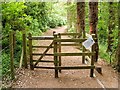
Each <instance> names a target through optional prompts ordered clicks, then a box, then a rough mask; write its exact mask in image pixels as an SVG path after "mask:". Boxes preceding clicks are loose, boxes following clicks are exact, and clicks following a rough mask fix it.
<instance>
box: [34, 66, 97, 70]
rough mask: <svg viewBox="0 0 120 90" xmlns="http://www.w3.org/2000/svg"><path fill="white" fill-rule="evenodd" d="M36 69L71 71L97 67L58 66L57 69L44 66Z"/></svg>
mask: <svg viewBox="0 0 120 90" xmlns="http://www.w3.org/2000/svg"><path fill="white" fill-rule="evenodd" d="M35 68H43V69H55V68H56V69H58V70H60V69H61V70H70V69H76V70H77V69H95V66H74V67H72V66H67V67H62V66H60V67H59V66H56V67H43V66H35Z"/></svg>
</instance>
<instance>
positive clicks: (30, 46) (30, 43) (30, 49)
mask: <svg viewBox="0 0 120 90" xmlns="http://www.w3.org/2000/svg"><path fill="white" fill-rule="evenodd" d="M31 37H32V35H31V33H29V55H30V69H31V70H34V66H33V56H32V39H31Z"/></svg>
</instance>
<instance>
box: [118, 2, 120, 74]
mask: <svg viewBox="0 0 120 90" xmlns="http://www.w3.org/2000/svg"><path fill="white" fill-rule="evenodd" d="M118 30H119V33H118V72H120V2H118Z"/></svg>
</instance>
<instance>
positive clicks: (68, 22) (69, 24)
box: [67, 0, 72, 30]
mask: <svg viewBox="0 0 120 90" xmlns="http://www.w3.org/2000/svg"><path fill="white" fill-rule="evenodd" d="M69 5H71V0H68V1H67V6H69ZM71 14H72V13H71V11H70V10H69V9H67V30H69V29H70V28H71V27H72V22H71Z"/></svg>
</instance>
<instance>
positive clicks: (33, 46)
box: [32, 46, 53, 48]
mask: <svg viewBox="0 0 120 90" xmlns="http://www.w3.org/2000/svg"><path fill="white" fill-rule="evenodd" d="M48 47H49V46H32V48H48ZM50 48H53V46H51V47H50Z"/></svg>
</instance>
